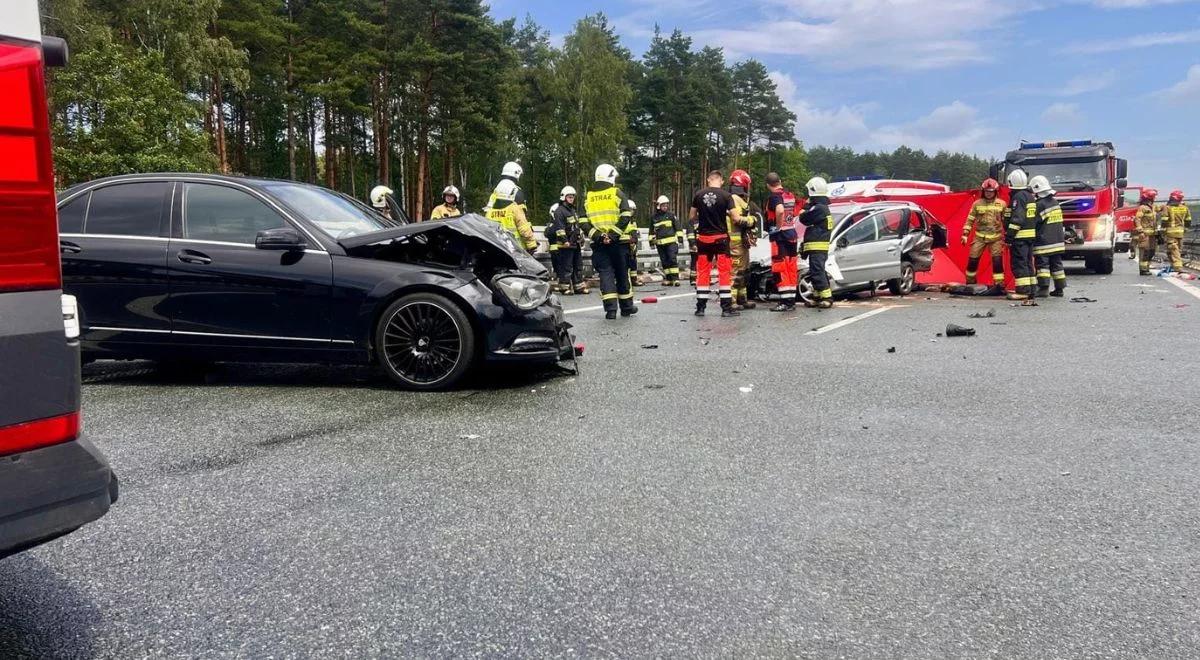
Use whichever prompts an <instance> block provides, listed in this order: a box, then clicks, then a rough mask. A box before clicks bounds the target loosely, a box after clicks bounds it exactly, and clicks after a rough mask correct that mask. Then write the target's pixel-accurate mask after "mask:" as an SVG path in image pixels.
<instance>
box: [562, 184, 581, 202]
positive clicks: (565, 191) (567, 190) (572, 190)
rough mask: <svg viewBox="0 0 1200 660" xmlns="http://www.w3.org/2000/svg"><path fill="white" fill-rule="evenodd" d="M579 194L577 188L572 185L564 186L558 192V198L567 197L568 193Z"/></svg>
mask: <svg viewBox="0 0 1200 660" xmlns="http://www.w3.org/2000/svg"><path fill="white" fill-rule="evenodd" d="M577 194H578V193H576V192H575V188H573V187H571V186H563V189H562V190H560V191H559V193H558V198H559V199H566V198H567V195H577Z"/></svg>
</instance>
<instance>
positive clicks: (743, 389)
mask: <svg viewBox="0 0 1200 660" xmlns="http://www.w3.org/2000/svg"><path fill="white" fill-rule="evenodd" d="M738 391H739V392H741V393H742V394H749V393H751V392H753V391H754V383H751V384H749V385H746V386H745V387H739V388H738Z"/></svg>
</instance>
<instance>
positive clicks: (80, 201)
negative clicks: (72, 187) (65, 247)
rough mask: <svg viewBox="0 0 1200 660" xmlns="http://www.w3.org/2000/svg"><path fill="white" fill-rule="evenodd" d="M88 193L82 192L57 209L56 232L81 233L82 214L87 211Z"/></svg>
mask: <svg viewBox="0 0 1200 660" xmlns="http://www.w3.org/2000/svg"><path fill="white" fill-rule="evenodd" d="M90 194H91V193H83V194H82V195H80V196H78V197H76V198H75V199H72V200H71V201H70V202H67V203H66V204H65V205H63V207H62V208H61V209H59V210H58V233H60V234H82V233H83V214H84V213H86V212H87V203H88V195H90Z"/></svg>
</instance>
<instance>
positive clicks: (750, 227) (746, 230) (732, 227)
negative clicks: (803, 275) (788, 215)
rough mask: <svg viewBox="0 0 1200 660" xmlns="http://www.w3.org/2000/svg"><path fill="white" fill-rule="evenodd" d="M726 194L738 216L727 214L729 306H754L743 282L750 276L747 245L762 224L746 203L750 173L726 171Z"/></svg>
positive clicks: (759, 215) (754, 209)
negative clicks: (730, 266) (730, 272)
mask: <svg viewBox="0 0 1200 660" xmlns="http://www.w3.org/2000/svg"><path fill="white" fill-rule="evenodd" d="M729 194H731V195H733V202H734V204H735V205H736V206H737V210H738V215H739V216H741V217H740V219H738V220H734V219H733V215H732V214H731V215H730V216H729V252H730V258H731V259H733V308H734V309H736V310H739V311H740V310H743V309H754V308H755V307H756V305H755V304H754V303H753V302H751V301H750V300H749V292H748V291H747V289H746V281H747V280H748V279H750V248H751V247H753V246H754V244H755V243H756V242H757V241H758V229H759V227H761V226H762V212H761V211H760V210H759V208H758V206H757V205H755V204H753V203H752V202H750V200H749V197H750V174H749V173H748V172H746V171H745V170H734V171H733V172H731V173H730V174H729Z"/></svg>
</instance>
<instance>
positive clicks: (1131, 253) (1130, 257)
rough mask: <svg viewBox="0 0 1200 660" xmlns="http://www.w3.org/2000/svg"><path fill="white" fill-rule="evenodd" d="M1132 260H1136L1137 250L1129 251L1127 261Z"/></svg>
mask: <svg viewBox="0 0 1200 660" xmlns="http://www.w3.org/2000/svg"><path fill="white" fill-rule="evenodd" d="M1134 259H1137V250H1130V251H1129V260H1130V261H1133V260H1134Z"/></svg>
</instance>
